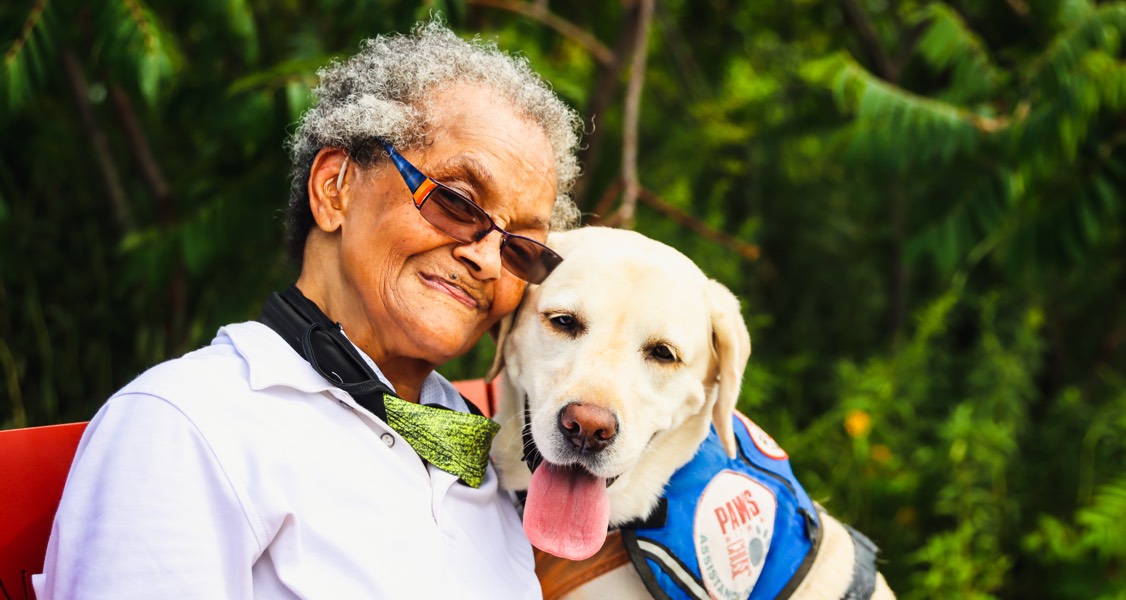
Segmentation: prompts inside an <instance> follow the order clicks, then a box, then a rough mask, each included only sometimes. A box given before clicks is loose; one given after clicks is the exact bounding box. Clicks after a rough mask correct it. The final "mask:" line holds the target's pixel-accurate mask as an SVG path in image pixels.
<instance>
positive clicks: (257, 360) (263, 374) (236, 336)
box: [211, 321, 469, 412]
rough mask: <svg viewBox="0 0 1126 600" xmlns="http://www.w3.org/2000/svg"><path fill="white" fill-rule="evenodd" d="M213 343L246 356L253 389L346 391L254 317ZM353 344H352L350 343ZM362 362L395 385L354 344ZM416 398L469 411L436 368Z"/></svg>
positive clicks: (222, 331) (338, 393)
mask: <svg viewBox="0 0 1126 600" xmlns="http://www.w3.org/2000/svg"><path fill="white" fill-rule="evenodd" d="M211 344H212V345H216V344H230V345H232V346H234V348H235V350H236V351H237V352H238V353H239V354H240V355H241V356H242V357H243V358H244V359H246V364H247V369H248V371H249V377H248V381H249V383H250V388H251V389H252V390H255V391H258V390H263V389H266V388H269V387H273V386H283V387H289V388H293V389H296V390H299V391H302V392H308V393H320V392H332V394H333V395H335V396H341V395H343V396H345V397H348V394H347V393H346V392H344V391H343V390H341V389H340V388H338V387H336V386H335V385H333V384H332V382H330V381H328V380H327V379H325V378H324V377H321V375H320V374H319V373H317V372H316V370H314V369H313V367H312V366H311V365H309V363H308V361H306V360H305V359H304V358H303V357H302V356H301V355H299V354H297V352H294V350H293V348H291V347H290V346H289V344H287V343H285V340H283V339H282V338H281V336H279V335H278V334H277V333H276V332H274V330H272V329H270V328H269V327H267V326H266V325H264V324H262V323H259V322H257V321H249V322H246V323H234V324H231V325H227V326H225V327H222V328H220V329H219V332H218V333H217V334H216V335H215V339H214V340H212V341H211ZM353 345H354V344H353ZM356 350H357V351H358V352H359V354H360V356H361V357H362V358H363V359H364V362H366V363H367V364H368V366H369V367H371V369H372V370H373V371H375V374H376V375H377V376H378V377H379V379H380V380H381V381H382V382H383V383H385V384H387V387H389V388H391V389H392V390H393V389H394V386H392V385H391V382H390V381H388V380H387V378H386V377H385V376H384V375H383V371H381V370H380V369H379V366H378V365H376V364H375V362H374V361H373V360H372V359H371V358H370V357H369V356H368V355H367V354H365V353H364V351H363V350H360V349H359V347H358V346H357V347H356ZM419 401H420V402H421V403H422V404H433V405H438V406H444V407H446V408H449V409H453V410H456V411H459V412H469V407H467V406H466V405H465V400H464V399H463V398H462V397H461V394H460V393H459V392H458V391H457V389H456V388H454V386H453V384H451V383H450V382H449V381H448V380H447V379H446V378H445V377H443V376H442V375H441V374H439V373H438V372H436V371H435V372H432V373H430V375H429V376H427V378H426V379H425V380H424V381H423V382H422V389H421V390H420V392H419Z"/></svg>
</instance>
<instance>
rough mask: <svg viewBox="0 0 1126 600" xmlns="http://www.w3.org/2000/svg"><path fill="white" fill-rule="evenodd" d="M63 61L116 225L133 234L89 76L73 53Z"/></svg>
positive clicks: (70, 52) (127, 208)
mask: <svg viewBox="0 0 1126 600" xmlns="http://www.w3.org/2000/svg"><path fill="white" fill-rule="evenodd" d="M62 61H63V71H64V72H65V73H66V78H67V83H69V84H70V91H71V94H72V95H73V97H74V103H75V106H76V107H77V108H78V115H79V117H80V119H81V121H82V128H83V129H84V130H85V131H86V137H87V138H88V139H89V140H90V143H91V144H93V146H94V159H95V160H96V161H97V162H98V168H99V169H100V170H101V172H102V178H103V179H104V181H105V184H106V192H107V193H108V194H109V198H110V203H111V205H112V206H113V212H114V216H115V217H117V224H118V225H119V226H120V227H121V230H122V231H123V232H124V233H132V232H133V230H134V228H135V227H136V225H135V224H134V222H133V214H132V212H131V211H130V210H129V204H128V201H127V199H126V197H125V190H124V188H123V187H122V185H121V176H120V175H118V171H117V166H116V165H114V163H113V158H112V155H111V154H110V148H109V139H108V138H107V137H106V133H105V131H104V130H103V129H102V127H101V126H100V125H99V124H98V120H97V118H96V117H95V116H94V107H93V106H92V105H91V104H90V97H89V89H90V88H89V85H88V84H87V83H86V76H85V75H83V74H82V67H81V66H80V65H79V64H78V59H77V58H75V56H74V52H72V51H71V50H66V51H65V52H63V55H62Z"/></svg>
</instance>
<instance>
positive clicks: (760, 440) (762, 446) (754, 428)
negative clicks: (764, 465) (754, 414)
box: [735, 412, 790, 460]
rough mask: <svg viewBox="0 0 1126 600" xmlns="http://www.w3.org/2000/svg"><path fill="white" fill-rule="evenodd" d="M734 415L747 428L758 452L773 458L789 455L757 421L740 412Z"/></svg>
mask: <svg viewBox="0 0 1126 600" xmlns="http://www.w3.org/2000/svg"><path fill="white" fill-rule="evenodd" d="M735 416H736V417H738V418H739V420H740V421H741V422H742V423H743V425H744V426H745V427H746V428H747V433H749V434H751V441H752V442H754V443H755V447H756V448H758V451H759V452H762V453H763V454H765V455H767V456H769V457H770V458H773V459H774V460H783V459H786V458H789V457H790V455H788V454H786V451H785V450H783V449H782V446H779V445H778V442H776V441H774V438H772V437H770V434H769V433H767V432H766V431H765V430H763V428H762V427H759V426H758V424H757V423H755V422H754V421H752V420H750V419H748V418H747V417H746V416H745V415H743V413H740V412H736V413H735Z"/></svg>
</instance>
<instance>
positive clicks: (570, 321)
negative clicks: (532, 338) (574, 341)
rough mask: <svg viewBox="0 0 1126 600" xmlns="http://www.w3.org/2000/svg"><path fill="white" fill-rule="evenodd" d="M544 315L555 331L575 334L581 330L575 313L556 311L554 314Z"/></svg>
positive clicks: (581, 325)
mask: <svg viewBox="0 0 1126 600" xmlns="http://www.w3.org/2000/svg"><path fill="white" fill-rule="evenodd" d="M545 316H547V320H548V322H549V323H551V326H552V327H554V328H555V330H556V331H561V332H563V333H566V334H568V335H572V336H575V335H578V334H579V333H581V332H582V330H583V324H582V323H581V322H580V321H579V320H578V319H576V318H575V315H569V314H567V313H557V314H554V315H550V316H548V315H545Z"/></svg>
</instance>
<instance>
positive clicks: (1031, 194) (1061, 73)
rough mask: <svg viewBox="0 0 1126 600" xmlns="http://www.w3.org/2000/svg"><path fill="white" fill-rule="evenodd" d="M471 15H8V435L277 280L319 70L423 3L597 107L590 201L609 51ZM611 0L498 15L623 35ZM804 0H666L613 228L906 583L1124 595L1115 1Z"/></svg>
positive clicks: (1125, 178) (253, 2) (165, 353)
mask: <svg viewBox="0 0 1126 600" xmlns="http://www.w3.org/2000/svg"><path fill="white" fill-rule="evenodd" d="M486 4H487V5H489V6H486ZM492 4H494V3H477V2H473V1H460V0H459V1H443V2H427V3H422V4H419V3H407V2H398V1H392V0H368V1H364V2H355V3H351V4H341V3H338V2H323V1H320V0H296V1H291V2H285V3H280V4H279V3H265V2H260V1H258V0H240V1H235V2H229V1H225V0H207V1H203V2H188V1H186V0H174V1H171V2H162V3H145V2H142V1H141V0H107V1H105V2H56V1H51V0H19V1H17V2H8V3H4V4H2V5H0V51H2V52H4V54H3V55H2V56H3V62H2V63H0V139H2V140H3V142H2V143H0V148H2V153H3V155H2V159H0V239H3V240H4V245H3V246H0V248H2V250H0V252H2V254H0V390H2V391H0V425H2V426H5V427H11V426H24V425H29V424H44V423H50V422H58V421H73V420H80V419H87V418H89V417H90V416H91V414H92V413H93V411H94V410H96V408H97V407H98V405H99V404H100V403H101V402H102V401H103V400H104V398H106V397H107V396H108V395H109V394H111V393H112V392H113V390H115V389H116V388H118V387H120V386H121V385H123V384H124V383H126V382H127V381H129V380H130V379H131V378H132V377H134V376H135V375H136V374H137V373H138V372H140V371H141V370H143V369H145V368H147V367H148V366H150V365H152V364H154V363H155V362H158V361H160V360H164V359H166V358H168V357H171V356H176V355H179V354H182V353H184V352H186V351H188V350H191V349H192V348H195V347H198V346H200V345H202V344H206V343H207V342H208V340H209V339H210V338H211V336H212V335H213V334H214V332H215V330H216V328H217V327H219V326H220V325H222V324H224V323H228V322H232V321H239V320H246V319H251V318H254V316H255V315H256V312H257V310H258V307H259V306H260V304H261V302H262V299H263V298H264V297H265V295H266V294H267V293H268V292H269V291H270V290H273V289H277V288H280V287H281V286H283V285H286V284H288V283H289V282H291V281H292V280H293V277H294V273H293V271H292V269H291V268H289V267H288V266H287V265H286V264H285V262H284V260H283V259H282V252H281V249H280V234H281V223H280V219H279V211H280V209H281V208H282V207H283V206H284V204H285V201H286V198H287V190H288V181H287V180H286V178H287V176H288V160H287V157H286V154H285V150H284V136H285V134H286V133H287V131H290V130H291V129H292V127H293V123H294V122H295V121H296V119H297V118H298V117H299V115H300V114H301V112H302V111H303V110H304V109H305V108H306V107H307V106H308V103H309V101H310V93H309V90H310V89H311V87H312V86H314V85H315V83H316V79H315V69H316V68H317V67H318V66H320V65H322V64H325V63H326V62H328V61H329V60H332V59H333V58H334V57H338V56H342V55H345V54H348V53H350V52H352V51H354V50H355V48H356V47H357V44H358V43H359V40H360V39H362V38H364V37H368V36H371V35H374V34H376V33H380V32H386V31H393V30H398V31H402V30H405V29H407V28H409V27H410V26H411V24H413V22H414V21H415V20H416V19H417V18H420V17H425V16H426V15H428V14H429V12H430V11H431V10H432V9H436V10H441V11H444V13H445V14H446V15H447V16H448V17H449V18H450V20H451V22H452V24H453V25H454V27H455V28H456V29H458V30H460V31H462V32H465V33H466V34H467V35H469V34H471V33H476V32H481V33H483V34H484V35H486V36H495V37H497V38H498V40H499V41H500V44H501V46H502V47H504V48H507V49H510V50H515V51H518V52H519V53H520V54H522V55H524V56H526V57H527V58H528V59H529V60H530V61H531V62H532V64H533V65H534V67H535V68H536V69H537V70H538V71H539V72H541V73H543V74H544V76H545V77H546V79H547V80H549V81H550V82H551V83H552V85H553V86H554V87H555V89H556V90H557V91H558V92H559V93H560V94H561V96H562V97H564V98H565V99H566V100H567V101H569V102H570V103H572V104H574V105H575V106H576V107H578V108H579V109H580V110H586V109H587V107H589V106H591V105H592V104H593V103H594V102H595V101H596V100H597V99H598V98H599V96H600V95H603V94H605V95H607V97H608V98H609V102H608V103H607V104H606V108H605V109H603V110H602V111H601V112H600V113H599V114H597V115H594V117H593V125H591V120H590V119H588V127H587V128H588V136H587V143H588V144H590V145H591V146H599V147H600V148H601V153H600V155H599V158H598V159H597V160H594V159H588V161H589V162H588V163H587V164H585V165H584V168H585V170H586V172H587V177H588V179H587V180H586V181H585V184H586V188H585V189H586V194H585V196H584V197H582V198H579V199H578V200H579V201H580V204H581V206H582V207H583V208H584V210H586V211H587V212H588V213H590V212H594V211H595V210H596V209H595V207H596V206H598V205H599V204H602V206H601V207H599V208H598V209H597V210H598V211H599V212H602V213H603V214H604V215H605V214H610V213H612V212H613V211H614V210H615V205H614V203H613V200H614V198H615V194H616V193H617V192H615V191H614V190H615V189H617V188H616V187H615V186H616V182H617V181H618V180H619V178H620V173H621V171H622V165H621V160H622V156H623V152H622V144H623V139H624V134H623V130H624V128H625V127H627V125H628V123H627V122H626V118H625V116H624V111H623V108H622V107H623V105H624V101H623V97H624V96H623V94H624V89H625V87H626V86H625V83H626V80H627V78H628V77H629V76H630V73H629V70H628V68H626V69H623V70H621V71H618V72H610V73H608V74H607V73H604V70H605V69H606V68H607V67H606V64H605V63H604V62H603V61H602V60H601V59H599V57H598V56H597V55H596V54H594V53H592V51H591V50H590V49H589V45H588V42H587V41H584V40H581V39H579V38H578V37H576V36H574V35H571V34H566V35H564V34H561V33H560V30H559V29H557V28H555V27H554V26H549V25H547V24H545V23H546V21H544V20H542V19H539V18H533V17H530V16H526V15H525V14H522V13H520V12H516V11H512V10H502V9H498V8H495V7H492V6H491V5H492ZM627 4H629V3H563V2H548V3H542V2H536V3H530V2H529V3H527V4H523V5H520V6H525V7H526V8H527V7H532V6H539V7H541V8H542V7H547V9H548V10H550V11H551V14H552V15H553V16H554V17H557V18H558V19H562V20H563V21H565V22H566V23H569V24H571V25H573V26H575V27H576V28H577V30H578V31H581V32H583V33H584V34H587V35H589V36H591V37H593V38H594V39H596V40H598V42H599V43H600V44H602V45H603V46H605V47H606V48H607V49H610V51H613V49H614V48H615V47H617V46H618V38H619V36H621V35H623V31H626V30H628V25H629V19H630V18H631V16H630V15H631V14H632V13H631V12H629V11H628V10H627V9H626V8H623V7H624V6H625V5H627ZM796 8H799V10H794V9H795V6H791V5H789V4H778V3H760V2H734V1H732V0H716V1H714V2H710V3H698V2H687V1H684V0H666V1H661V2H658V3H657V9H656V13H655V15H654V18H653V27H652V30H651V31H650V32H649V36H648V43H649V45H648V52H649V57H648V62H647V68H646V72H645V73H644V75H645V87H644V92H643V97H642V103H641V105H642V110H641V115H640V120H639V123H638V136H639V148H638V155H639V164H638V172H639V174H640V179H641V181H640V183H641V185H642V186H643V187H644V188H645V189H646V190H647V191H648V192H649V193H650V194H651V197H647V198H650V199H649V200H646V201H645V202H642V204H640V205H639V207H638V213H637V223H636V228H637V229H639V230H640V231H642V232H643V233H646V234H648V235H651V236H653V237H656V238H658V239H661V240H664V241H666V242H668V243H670V244H672V245H674V246H675V247H677V248H679V249H681V250H682V251H684V252H685V253H686V254H688V255H689V256H690V257H691V258H693V259H694V260H695V261H696V262H698V263H699V264H700V265H701V266H702V267H703V268H704V269H705V271H707V272H708V273H709V274H710V275H711V276H713V277H715V278H716V279H718V280H720V281H722V282H723V283H724V284H726V285H727V286H729V287H730V288H731V289H732V290H733V291H735V292H736V293H737V294H738V295H739V296H740V297H742V298H743V299H744V305H745V314H746V317H747V320H748V324H749V326H750V328H751V331H752V336H753V338H754V346H755V354H754V357H753V358H752V361H751V364H750V366H749V368H748V370H747V373H746V379H745V381H746V385H745V386H744V392H743V397H742V401H741V408H742V409H743V410H744V411H745V412H747V413H748V414H749V415H750V416H751V417H752V418H754V419H755V420H757V421H758V422H759V423H760V424H762V425H763V426H764V427H765V428H766V429H767V430H768V431H770V432H771V433H772V434H773V435H774V436H775V437H776V438H777V439H778V440H779V442H780V443H782V445H783V446H784V447H785V448H786V449H787V450H788V452H789V453H790V455H791V457H792V460H793V464H794V465H795V469H796V470H797V472H798V475H799V477H800V478H801V480H802V481H803V482H804V483H805V485H806V487H807V489H808V490H809V491H810V493H811V495H813V496H814V497H815V498H816V499H817V500H818V501H820V502H822V503H823V504H825V505H826V506H827V507H828V508H829V509H830V510H832V511H833V512H835V513H836V514H838V515H840V516H842V518H844V520H845V521H846V522H850V523H852V524H854V525H856V526H857V527H858V528H860V529H861V530H862V531H865V532H866V533H867V534H869V535H870V536H871V537H872V538H873V539H874V540H875V541H876V542H877V544H878V545H880V546H881V547H882V549H883V554H882V556H883V557H884V560H885V562H884V563H882V564H881V569H882V571H883V572H884V573H885V574H886V575H887V577H888V580H889V582H890V583H891V585H892V587H893V589H895V590H896V591H897V592H898V593H899V596H900V597H902V598H907V599H911V598H1121V597H1124V596H1126V575H1123V574H1124V573H1126V569H1124V566H1126V542H1124V541H1123V540H1126V526H1124V525H1123V523H1126V471H1124V470H1123V465H1126V373H1124V367H1126V309H1124V307H1126V228H1124V225H1126V209H1124V206H1126V204H1124V201H1123V197H1124V195H1126V194H1124V192H1126V163H1124V156H1123V142H1124V141H1126V120H1124V119H1123V111H1124V110H1126V65H1124V63H1123V47H1122V36H1123V32H1124V31H1126V2H1121V1H1113V2H1098V3H1096V2H1090V1H1088V0H1066V1H1064V2H1053V1H1050V0H1020V1H1012V2H990V3H970V2H959V1H950V2H930V1H922V0H909V1H904V2H894V3H892V2H876V1H873V0H856V1H855V2H851V1H850V2H836V1H829V0H802V1H801V2H799V3H797V5H796ZM535 10H539V9H532V8H527V10H525V12H526V13H527V14H529V15H534V14H536V13H535ZM68 57H69V58H68ZM68 60H73V61H74V63H75V64H77V65H78V77H77V78H75V77H73V76H72V75H71V74H69V72H68V71H67V69H65V68H64V67H63V65H65V64H66V63H67V61H68ZM625 62H626V63H628V60H627V61H625ZM599 81H609V82H611V86H610V87H609V88H599V87H598V85H597V83H598V82H599ZM77 106H85V107H86V108H87V109H88V110H89V115H90V116H91V119H90V120H89V121H87V120H86V119H85V117H83V116H82V114H81V113H80V112H79V111H78V110H76V107H77ZM588 117H589V115H588ZM134 126H135V127H136V128H137V129H139V130H140V131H141V132H142V136H141V138H142V139H138V138H137V136H136V135H135V134H134V133H133V127H134ZM99 140H100V141H99ZM146 159H147V160H148V162H146ZM146 164H151V165H155V166H156V171H157V176H155V178H154V176H153V174H152V173H151V172H150V169H149V168H148V167H146V166H145V165H146ZM113 181H116V186H115V185H114V184H113V183H112V182H113ZM162 182H163V185H162ZM651 198H656V199H658V200H659V203H658V202H655V201H653V200H652V199H651ZM603 200H605V202H603ZM670 214H680V215H682V216H684V215H687V216H689V217H691V218H693V219H695V220H696V221H695V224H694V226H695V227H696V229H695V230H689V229H688V228H687V227H686V225H685V223H686V221H685V220H684V219H672V218H670V217H669V215H670ZM698 231H705V232H710V233H711V235H701V234H699V233H697V232H698ZM725 236H727V237H725ZM731 238H734V239H736V240H739V241H740V242H741V243H743V244H747V245H753V247H754V248H755V249H756V250H757V251H758V252H759V256H760V258H758V259H757V260H750V259H748V258H747V255H746V254H745V253H744V252H743V250H744V248H742V247H737V246H736V245H734V244H733V243H732V242H731V241H730V239H731ZM491 356H492V346H491V343H490V342H488V341H484V342H482V344H481V345H480V346H479V348H477V349H475V350H474V351H473V352H471V353H470V354H469V355H467V356H465V357H462V358H461V359H459V360H457V361H455V362H453V363H451V364H449V365H446V366H445V367H443V369H442V371H443V373H444V374H446V375H447V376H449V377H450V378H452V379H458V378H469V377H479V376H481V375H482V374H483V373H484V371H485V369H486V368H487V366H488V364H489V362H490V359H491Z"/></svg>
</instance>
